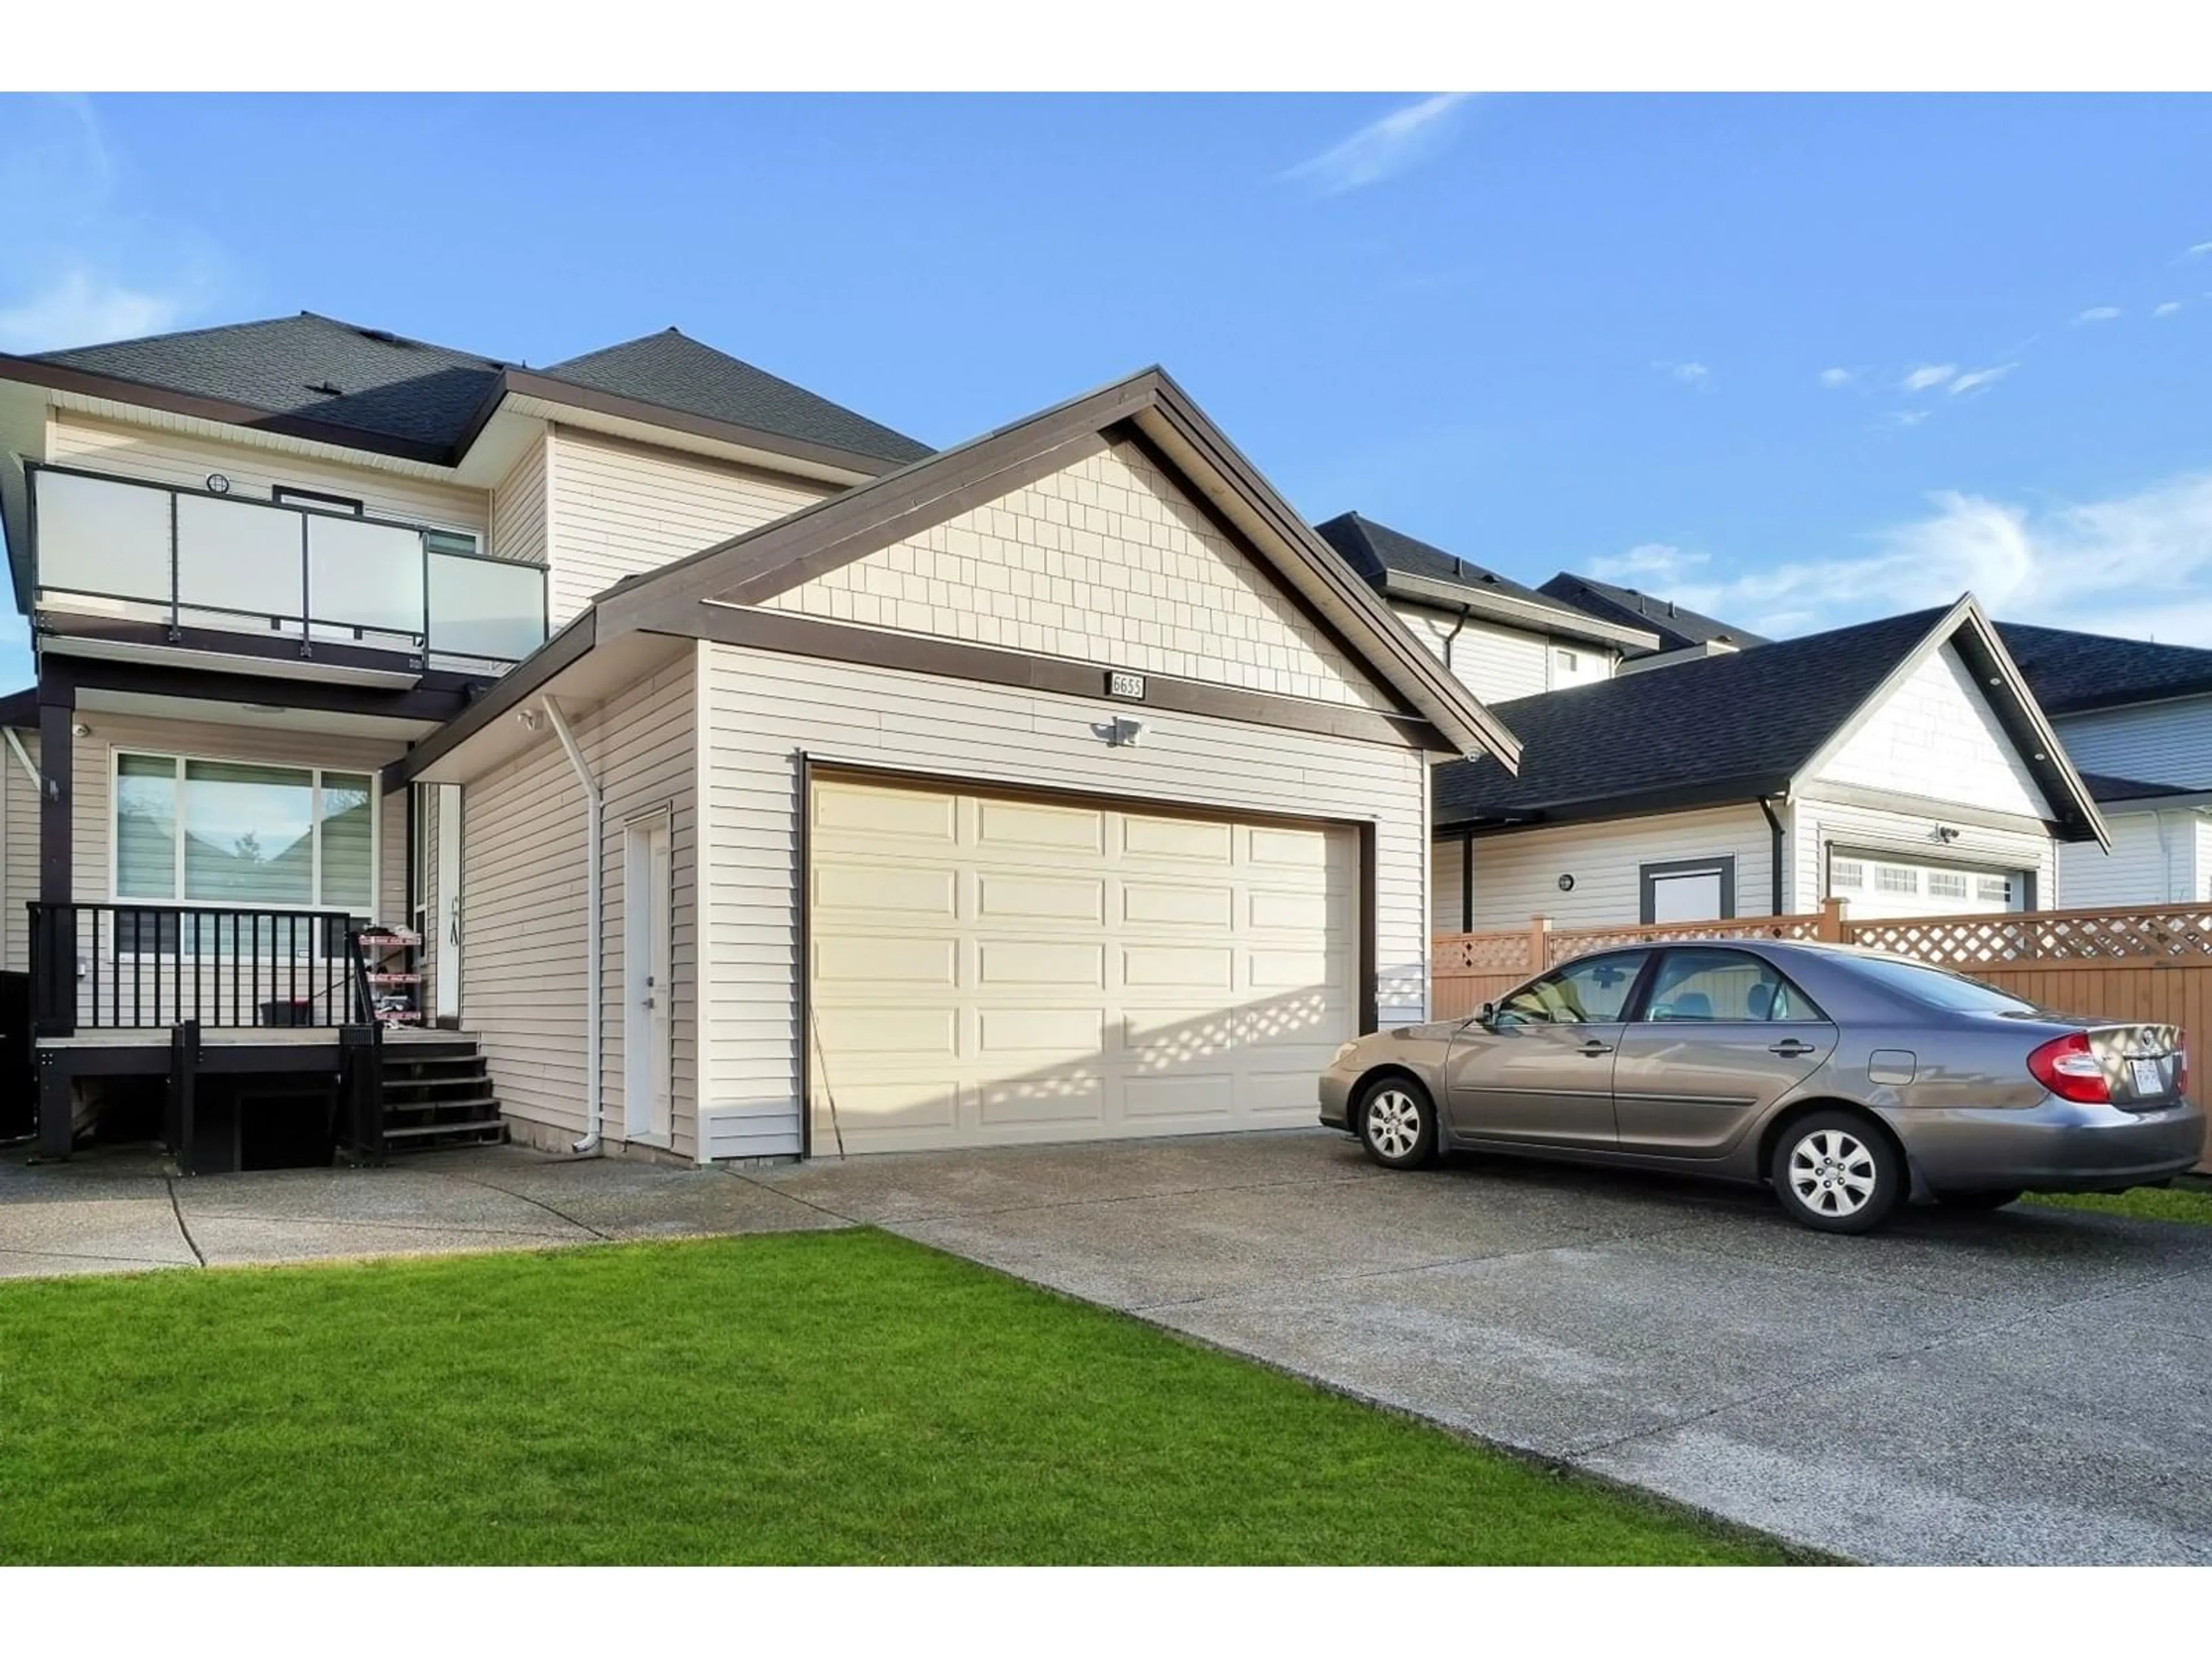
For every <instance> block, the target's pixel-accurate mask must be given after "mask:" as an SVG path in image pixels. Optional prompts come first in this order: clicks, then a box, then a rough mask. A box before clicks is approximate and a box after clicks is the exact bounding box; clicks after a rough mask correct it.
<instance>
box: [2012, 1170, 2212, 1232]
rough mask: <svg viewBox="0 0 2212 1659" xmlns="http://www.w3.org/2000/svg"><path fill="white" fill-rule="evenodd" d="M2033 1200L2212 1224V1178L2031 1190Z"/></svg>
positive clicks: (2152, 1218)
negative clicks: (2096, 1189) (2117, 1189)
mask: <svg viewBox="0 0 2212 1659" xmlns="http://www.w3.org/2000/svg"><path fill="white" fill-rule="evenodd" d="M2028 1202H2030V1203H2033V1204H2063V1205H2065V1206H2068V1207H2069V1208H2071V1209H2076V1210H2101V1211H2102V1212H2104V1213H2105V1214H2106V1215H2125V1216H2133V1217H2134V1218H2136V1220H2138V1221H2194V1222H2197V1223H2198V1224H2199V1225H2212V1182H2197V1181H2193V1180H2188V1179H2187V1178H2185V1183H2184V1184H2179V1185H2175V1186H2172V1187H2138V1188H2136V1189H2135V1190H2134V1191H2133V1192H2128V1193H2031V1194H2028Z"/></svg>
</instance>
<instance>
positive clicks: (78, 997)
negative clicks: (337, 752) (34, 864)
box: [30, 902, 376, 1036]
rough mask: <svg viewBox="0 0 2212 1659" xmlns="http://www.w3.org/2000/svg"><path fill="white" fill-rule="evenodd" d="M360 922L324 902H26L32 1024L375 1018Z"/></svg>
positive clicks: (54, 1032) (342, 1022)
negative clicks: (294, 906)
mask: <svg viewBox="0 0 2212 1659" xmlns="http://www.w3.org/2000/svg"><path fill="white" fill-rule="evenodd" d="M366 926H367V924H366V923H365V922H364V921H361V920H360V919H358V918H356V917H352V916H347V915H340V914H338V913H337V912H334V911H328V910H268V909H229V908H214V907H203V906H197V905H176V904H113V903H100V904H42V903H35V902H34V903H33V904H32V905H31V906H30V929H31V952H30V968H31V972H30V979H31V1023H32V1030H33V1031H34V1032H35V1033H36V1034H37V1035H39V1036H74V1035H75V1034H76V1033H78V1032H80V1031H86V1030H144V1029H149V1028H160V1027H167V1026H174V1025H181V1024H185V1023H186V1022H191V1023H193V1024H197V1025H199V1026H201V1027H203V1028H214V1029H221V1028H226V1027H230V1028H236V1027H251V1026H302V1025H306V1026H321V1027H326V1028H332V1029H335V1028H338V1027H343V1026H351V1025H373V1024H374V1023H375V1018H376V1015H375V1009H374V997H373V995H372V993H371V987H370V985H369V980H368V961H367V958H366V957H365V956H364V955H363V954H362V947H361V935H362V931H363V930H364V928H365V927H366Z"/></svg>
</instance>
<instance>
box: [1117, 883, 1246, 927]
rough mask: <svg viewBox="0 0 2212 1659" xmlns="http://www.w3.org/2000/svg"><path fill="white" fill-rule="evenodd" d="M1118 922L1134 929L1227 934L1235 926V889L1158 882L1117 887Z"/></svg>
mask: <svg viewBox="0 0 2212 1659" xmlns="http://www.w3.org/2000/svg"><path fill="white" fill-rule="evenodd" d="M1121 920H1122V921H1125V922H1127V923H1130V924H1131V925H1132V926H1134V927H1169V928H1186V927H1202V928H1206V929H1207V930H1209V931H1212V932H1218V933H1227V932H1228V931H1229V930H1230V929H1231V927H1235V926H1236V924H1237V890H1236V889H1235V888H1233V887H1231V886H1229V885H1228V884H1222V885H1220V886H1211V887H1194V886H1184V885H1181V884H1169V883H1166V882H1158V881H1128V880H1125V881H1123V883H1122V884H1121Z"/></svg>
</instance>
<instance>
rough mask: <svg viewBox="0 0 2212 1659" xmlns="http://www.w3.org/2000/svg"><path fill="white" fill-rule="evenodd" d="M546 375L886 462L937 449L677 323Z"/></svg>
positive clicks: (574, 360)
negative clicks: (782, 377)
mask: <svg viewBox="0 0 2212 1659" xmlns="http://www.w3.org/2000/svg"><path fill="white" fill-rule="evenodd" d="M544 372H545V373H546V374H550V375H552V376H553V377H554V378H555V379H556V380H573V381H574V382H575V383H576V384H577V385H578V386H593V387H596V388H597V389H598V390H599V391H601V392H613V393H615V394H616V395H617V396H618V397H623V398H636V399H637V400H638V401H639V402H641V403H648V404H658V405H659V407H661V408H663V409H674V410H682V411H684V413H686V414H690V415H703V416H706V417H707V418H708V419H709V420H716V421H728V422H732V424H733V425H737V426H750V427H757V428H759V429H760V430H761V431H763V432H773V433H775V434H778V435H781V436H783V437H787V438H801V439H805V440H806V441H809V442H811V443H818V444H827V445H828V446H829V447H830V448H832V449H842V450H846V451H848V452H849V453H853V454H856V455H872V456H874V457H875V458H876V459H878V460H884V461H897V462H906V461H913V460H919V459H921V457H923V456H924V455H927V454H929V453H931V450H930V447H929V446H928V445H927V444H923V443H917V442H915V441H914V440H913V439H912V438H909V437H908V436H906V435H904V434H903V433H899V432H894V431H892V430H891V429H890V428H889V427H887V426H882V425H878V423H877V422H874V421H872V420H870V419H868V418H867V417H866V416H864V415H856V414H854V412H853V411H852V410H849V409H847V408H844V407H843V406H842V405H841V404H833V403H831V402H830V401H829V399H828V398H821V397H817V396H816V395H815V394H814V393H813V392H809V391H807V390H806V388H805V387H804V386H793V385H792V383H791V382H790V381H788V380H778V379H777V378H776V377H775V375H773V374H769V373H768V372H767V371H766V370H765V369H759V368H754V367H753V366H752V365H751V364H750V363H745V362H738V360H737V359H736V358H735V357H732V356H727V355H726V354H725V353H722V352H720V351H717V350H715V349H714V347H712V346H708V345H702V344H701V343H699V342H698V341H696V340H694V339H692V338H690V337H688V336H686V335H684V334H680V333H678V331H676V330H674V329H672V328H671V329H664V330H662V331H660V332H659V333H658V334H647V335H646V336H644V337H642V338H641V339H635V340H628V341H625V342H623V343H622V344H621V345H612V346H608V347H606V348H605V349H604V350H599V351H588V352H586V353H585V354H584V355H583V356H580V357H571V358H569V359H568V362H562V363H556V364H554V365H553V366H552V367H551V368H548V369H546V370H545V371H544Z"/></svg>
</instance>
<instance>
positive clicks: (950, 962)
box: [809, 777, 1360, 1156]
mask: <svg viewBox="0 0 2212 1659" xmlns="http://www.w3.org/2000/svg"><path fill="white" fill-rule="evenodd" d="M811 810H812V814H813V816H812V819H811V824H810V829H809V849H810V850H809V862H810V864H811V893H810V915H809V926H810V950H809V962H810V980H811V987H812V993H813V995H812V1022H811V1023H812V1024H813V1026H814V1030H813V1033H812V1048H811V1054H810V1060H811V1067H810V1075H811V1092H812V1097H813V1098H812V1103H811V1104H812V1110H813V1115H814V1116H813V1136H814V1150H815V1152H816V1154H817V1156H819V1155H822V1154H823V1153H826V1152H829V1151H831V1150H832V1149H833V1148H834V1147H835V1146H836V1145H837V1137H838V1135H839V1133H842V1138H843V1144H844V1146H845V1149H846V1150H847V1151H848V1152H879V1151H895V1150H912V1149H917V1148H923V1147H941V1146H992V1145H1005V1144H1010V1143H1017V1142H1028V1141H1044V1140H1083V1139H1099V1138H1103V1137H1109V1136H1122V1135H1159V1134H1183V1133H1206V1132H1210V1131H1216V1130H1223V1129H1243V1128H1263V1127H1267V1128H1276V1127H1285V1126H1286V1125H1294V1124H1305V1123H1310V1122H1312V1121H1313V1120H1314V1114H1315V1110H1316V1105H1315V1092H1314V1091H1315V1079H1316V1074H1317V1073H1319V1071H1320V1070H1321V1068H1322V1066H1323V1065H1325V1064H1326V1063H1327V1062H1328V1059H1329V1056H1330V1055H1331V1054H1332V1053H1333V1052H1334V1049H1335V1048H1336V1046H1337V1045H1338V1044H1339V1043H1340V1042H1343V1041H1344V1040H1345V1039H1346V1037H1348V1036H1352V1035H1354V1033H1355V1031H1356V1030H1357V1028H1358V1010H1359V1006H1360V997H1359V991H1358V986H1357V984H1356V982H1355V981H1356V977H1357V972H1358V959H1359V951H1358V937H1359V933H1358V929H1359V925H1360V921H1359V902H1358V895H1357V887H1358V864H1359V855H1358V836H1357V834H1356V832H1354V831H1352V830H1350V829H1335V828H1325V827H1322V826H1318V825H1304V824H1295V823H1246V822H1242V821H1236V820H1231V819H1226V818H1201V817H1182V816H1177V815H1171V814H1168V813H1163V812H1153V811H1130V810H1125V809H1122V808H1120V807H1115V806H1111V805H1104V804H1101V803H1095V802H1091V801H1083V800H1075V799H1059V798H1051V797H1042V796H1039V797H1020V798H1016V797H1011V796H1007V797H1001V796H997V795H989V794H976V793H969V792H967V791H963V790H958V789H952V788H933V787H907V786H905V785H890V784H885V783H883V782H879V781H860V780H855V779H838V778H831V777H817V779H816V780H815V781H814V784H813V800H812V803H811ZM833 1120H834V1121H833Z"/></svg>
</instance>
